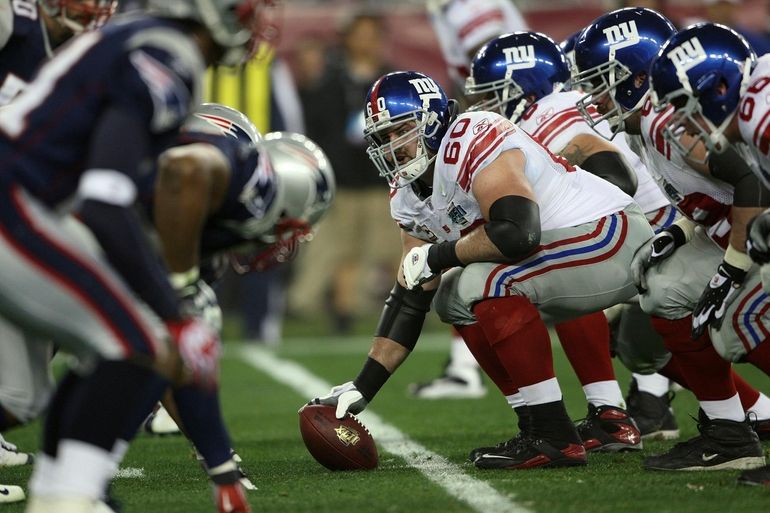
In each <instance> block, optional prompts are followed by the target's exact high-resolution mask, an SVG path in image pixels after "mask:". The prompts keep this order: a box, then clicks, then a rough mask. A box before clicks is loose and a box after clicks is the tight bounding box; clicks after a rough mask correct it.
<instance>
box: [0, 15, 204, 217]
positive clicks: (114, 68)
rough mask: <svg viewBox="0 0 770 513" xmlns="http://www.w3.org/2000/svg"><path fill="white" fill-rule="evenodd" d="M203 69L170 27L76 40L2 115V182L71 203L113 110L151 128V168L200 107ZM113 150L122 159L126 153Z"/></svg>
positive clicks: (140, 20)
mask: <svg viewBox="0 0 770 513" xmlns="http://www.w3.org/2000/svg"><path fill="white" fill-rule="evenodd" d="M203 69H204V63H203V60H202V56H201V55H200V51H199V50H198V47H197V45H196V44H195V43H194V42H193V40H192V39H191V37H190V36H188V35H187V34H186V33H185V32H184V31H183V30H182V28H181V27H180V26H179V25H178V24H177V23H176V22H173V21H171V20H164V19H157V18H149V17H129V18H123V19H122V20H120V21H116V22H114V23H112V24H109V25H107V26H105V27H104V28H102V29H100V30H98V31H94V32H88V33H85V34H83V35H81V36H78V37H76V38H73V39H72V40H71V41H70V42H69V43H67V44H66V45H65V46H64V47H62V49H61V51H59V52H58V53H57V54H56V56H55V57H53V58H52V59H51V60H49V61H48V62H47V63H46V64H45V65H43V67H42V68H40V72H39V73H38V75H37V76H36V78H35V80H34V81H33V82H32V83H31V84H30V85H29V86H28V87H27V88H26V89H25V90H24V92H23V93H22V94H21V95H20V96H19V97H18V98H17V99H16V100H14V101H13V102H12V103H10V104H9V105H7V106H6V107H4V108H3V112H2V115H1V116H0V183H2V184H7V183H10V182H16V183H20V184H21V185H22V186H23V187H24V188H25V189H27V191H29V192H30V193H32V194H33V195H34V196H36V197H37V198H38V199H40V200H42V201H43V202H44V203H46V204H47V205H49V206H56V205H58V204H60V203H61V202H63V201H64V200H67V199H69V198H70V197H72V196H73V194H74V193H75V191H76V190H77V187H78V183H79V179H80V175H81V174H82V173H83V172H84V171H85V169H84V167H85V165H86V159H87V157H88V155H89V152H90V144H91V136H92V130H93V127H94V126H95V125H96V124H97V122H98V120H99V119H100V117H101V115H102V114H104V113H105V112H107V111H108V110H109V111H114V110H115V109H119V110H120V111H123V112H126V113H129V114H130V115H131V116H134V117H135V119H137V121H138V122H139V123H141V126H146V127H148V136H149V139H150V143H151V146H152V147H151V148H150V150H149V153H150V154H148V155H146V159H147V162H148V169H149V167H150V165H151V162H152V161H154V159H155V157H156V156H157V153H158V152H159V151H160V149H161V147H162V146H163V145H165V144H167V139H168V138H170V137H173V135H174V134H175V133H176V131H177V130H178V128H179V126H180V125H181V123H182V121H183V120H184V119H185V117H186V116H187V114H188V113H189V112H190V110H191V108H192V107H193V106H194V105H197V104H198V103H199V91H200V77H201V76H202V73H203ZM115 146H116V147H115V148H114V149H112V148H111V150H112V151H114V152H115V153H116V154H117V155H118V156H119V155H120V153H121V152H122V151H126V148H121V147H119V145H117V144H116V145H115ZM135 171H136V170H128V171H124V172H127V173H133V172H135ZM132 178H136V177H132Z"/></svg>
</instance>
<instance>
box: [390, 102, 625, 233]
mask: <svg viewBox="0 0 770 513" xmlns="http://www.w3.org/2000/svg"><path fill="white" fill-rule="evenodd" d="M510 149H519V150H521V151H522V152H523V153H524V155H525V157H526V159H527V161H526V165H525V167H524V174H525V176H526V177H527V180H528V181H529V183H530V185H531V186H532V189H533V190H534V193H535V197H536V199H537V203H538V205H539V207H540V225H541V229H542V230H544V231H545V230H555V229H558V228H565V227H569V226H577V225H580V224H583V223H587V222H589V221H595V220H597V219H600V218H602V217H604V216H606V215H609V214H612V213H614V212H618V211H619V210H622V209H623V208H625V207H626V206H628V205H629V204H631V203H632V202H633V199H632V198H631V197H630V196H628V195H626V194H624V193H623V192H622V191H621V190H620V189H618V188H617V187H615V186H614V185H612V184H610V183H609V182H606V181H604V180H602V179H601V178H598V177H596V176H594V175H592V174H591V173H588V172H587V171H584V170H583V169H580V168H579V167H573V166H570V165H569V164H568V163H567V161H566V160H565V159H563V158H561V157H557V156H554V155H553V154H551V153H550V152H549V151H548V150H547V149H546V148H544V147H543V146H542V145H540V144H539V143H538V142H536V141H535V140H533V139H532V138H531V137H529V136H528V135H527V134H526V132H524V131H523V130H521V129H519V128H517V127H516V126H514V125H513V123H511V122H510V121H508V120H507V119H505V118H504V117H502V116H500V115H499V114H495V113H492V112H467V113H465V114H461V115H460V116H458V117H457V119H456V120H455V121H454V122H453V123H452V124H451V125H450V126H449V128H448V129H447V133H446V135H445V136H444V139H443V140H442V141H441V146H440V148H439V151H438V154H437V156H436V160H435V164H434V171H433V190H432V194H431V196H429V197H428V198H425V199H420V198H419V196H417V194H416V193H415V192H414V190H413V189H412V187H410V186H407V187H403V188H400V189H395V190H394V191H392V193H391V202H390V209H391V215H392V216H393V219H395V221H396V222H397V223H398V224H399V226H401V227H402V228H403V229H404V230H406V231H407V232H408V233H409V234H410V235H412V236H414V237H416V238H418V239H421V240H425V241H430V242H436V241H447V240H450V241H451V240H457V239H459V238H460V237H461V236H462V235H464V234H465V233H467V232H469V231H470V230H472V229H473V228H475V227H477V226H479V225H480V224H483V223H484V222H485V221H484V217H483V216H482V215H481V211H480V209H479V204H478V202H477V201H476V198H475V197H474V196H473V192H472V190H471V188H472V186H473V180H474V179H475V177H476V176H478V175H479V173H480V172H481V170H483V169H484V168H485V167H487V166H488V165H489V164H491V163H492V162H494V161H495V160H496V159H497V157H498V156H499V155H500V154H501V153H502V152H504V151H506V150H510Z"/></svg>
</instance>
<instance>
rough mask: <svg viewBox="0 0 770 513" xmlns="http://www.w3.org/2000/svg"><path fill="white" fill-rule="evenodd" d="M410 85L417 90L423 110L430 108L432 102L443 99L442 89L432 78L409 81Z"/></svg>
mask: <svg viewBox="0 0 770 513" xmlns="http://www.w3.org/2000/svg"><path fill="white" fill-rule="evenodd" d="M409 83H410V84H412V86H413V87H414V88H415V89H416V90H417V94H419V95H420V99H421V100H422V106H423V108H426V109H427V108H428V107H429V106H430V101H431V100H440V99H441V89H439V87H438V84H437V83H436V82H434V81H433V80H432V79H430V78H415V79H412V80H410V81H409Z"/></svg>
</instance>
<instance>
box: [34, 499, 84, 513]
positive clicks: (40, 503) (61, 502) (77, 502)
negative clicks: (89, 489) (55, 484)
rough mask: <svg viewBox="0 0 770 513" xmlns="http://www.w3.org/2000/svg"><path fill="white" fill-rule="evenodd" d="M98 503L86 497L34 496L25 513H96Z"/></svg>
mask: <svg viewBox="0 0 770 513" xmlns="http://www.w3.org/2000/svg"><path fill="white" fill-rule="evenodd" d="M96 504H97V501H95V500H93V499H89V498H86V497H66V498H65V497H47V496H43V497H40V496H36V495H33V496H31V497H30V498H29V504H27V509H26V510H25V513H96Z"/></svg>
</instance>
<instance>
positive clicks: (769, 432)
mask: <svg viewBox="0 0 770 513" xmlns="http://www.w3.org/2000/svg"><path fill="white" fill-rule="evenodd" d="M749 418H751V416H749ZM751 427H752V428H754V432H755V433H756V434H757V436H758V437H759V439H760V440H762V441H766V440H770V419H762V420H757V421H755V422H753V423H752V426H751Z"/></svg>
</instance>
